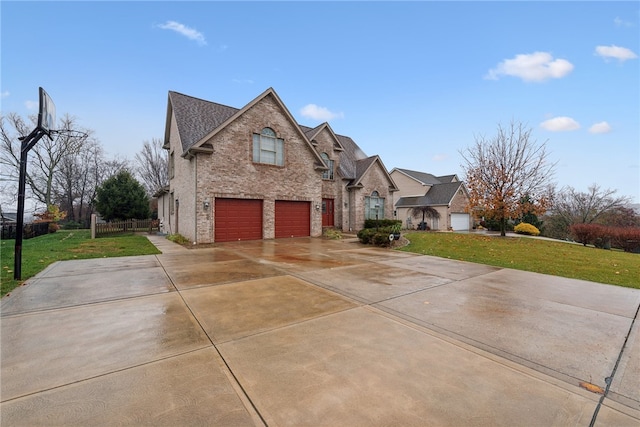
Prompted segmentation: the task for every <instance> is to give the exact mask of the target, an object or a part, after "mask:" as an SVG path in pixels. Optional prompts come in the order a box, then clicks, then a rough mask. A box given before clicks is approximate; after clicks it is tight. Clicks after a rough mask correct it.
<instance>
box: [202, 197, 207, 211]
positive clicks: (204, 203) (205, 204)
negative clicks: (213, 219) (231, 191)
mask: <svg viewBox="0 0 640 427" xmlns="http://www.w3.org/2000/svg"><path fill="white" fill-rule="evenodd" d="M202 206H203V207H204V209H205V210H206V209H209V199H206V200H205V201H204V202H203V203H202Z"/></svg>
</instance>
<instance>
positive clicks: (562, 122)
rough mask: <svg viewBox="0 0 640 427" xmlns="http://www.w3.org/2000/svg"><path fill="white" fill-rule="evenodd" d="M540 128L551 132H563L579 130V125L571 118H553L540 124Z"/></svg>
mask: <svg viewBox="0 0 640 427" xmlns="http://www.w3.org/2000/svg"><path fill="white" fill-rule="evenodd" d="M540 127H542V128H543V129H546V130H548V131H551V132H564V131H569V130H576V129H580V124H579V123H578V122H576V121H575V120H573V119H572V118H571V117H554V118H553V119H549V120H545V121H544V122H542V123H540Z"/></svg>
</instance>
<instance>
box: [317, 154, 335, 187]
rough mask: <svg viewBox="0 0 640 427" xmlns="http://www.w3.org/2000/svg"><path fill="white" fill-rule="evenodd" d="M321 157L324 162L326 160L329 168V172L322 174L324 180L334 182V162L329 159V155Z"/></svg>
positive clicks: (321, 155)
mask: <svg viewBox="0 0 640 427" xmlns="http://www.w3.org/2000/svg"><path fill="white" fill-rule="evenodd" d="M320 157H322V160H324V162H325V163H326V164H327V166H328V167H329V169H328V170H326V171H324V172H322V179H327V180H330V181H333V160H331V159H330V158H329V155H328V154H327V153H322V154H320Z"/></svg>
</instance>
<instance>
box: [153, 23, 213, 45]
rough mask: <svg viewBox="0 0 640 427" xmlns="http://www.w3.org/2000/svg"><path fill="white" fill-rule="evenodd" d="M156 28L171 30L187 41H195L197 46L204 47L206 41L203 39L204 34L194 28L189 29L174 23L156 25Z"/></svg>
mask: <svg viewBox="0 0 640 427" xmlns="http://www.w3.org/2000/svg"><path fill="white" fill-rule="evenodd" d="M158 28H162V29H163V30H171V31H175V32H176V33H178V34H180V35H183V36H185V37H186V38H188V39H189V40H194V41H196V42H197V43H198V44H199V45H206V44H207V41H206V40H205V38H204V34H202V33H201V32H200V31H198V30H196V29H195V28H189V27H187V26H186V25H184V24H181V23H179V22H176V21H167V22H166V23H164V24H160V25H158Z"/></svg>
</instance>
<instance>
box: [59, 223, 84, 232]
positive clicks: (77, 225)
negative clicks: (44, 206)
mask: <svg viewBox="0 0 640 427" xmlns="http://www.w3.org/2000/svg"><path fill="white" fill-rule="evenodd" d="M62 228H63V229H65V230H78V229H80V228H82V224H80V223H79V222H78V221H66V222H64V223H62Z"/></svg>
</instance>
